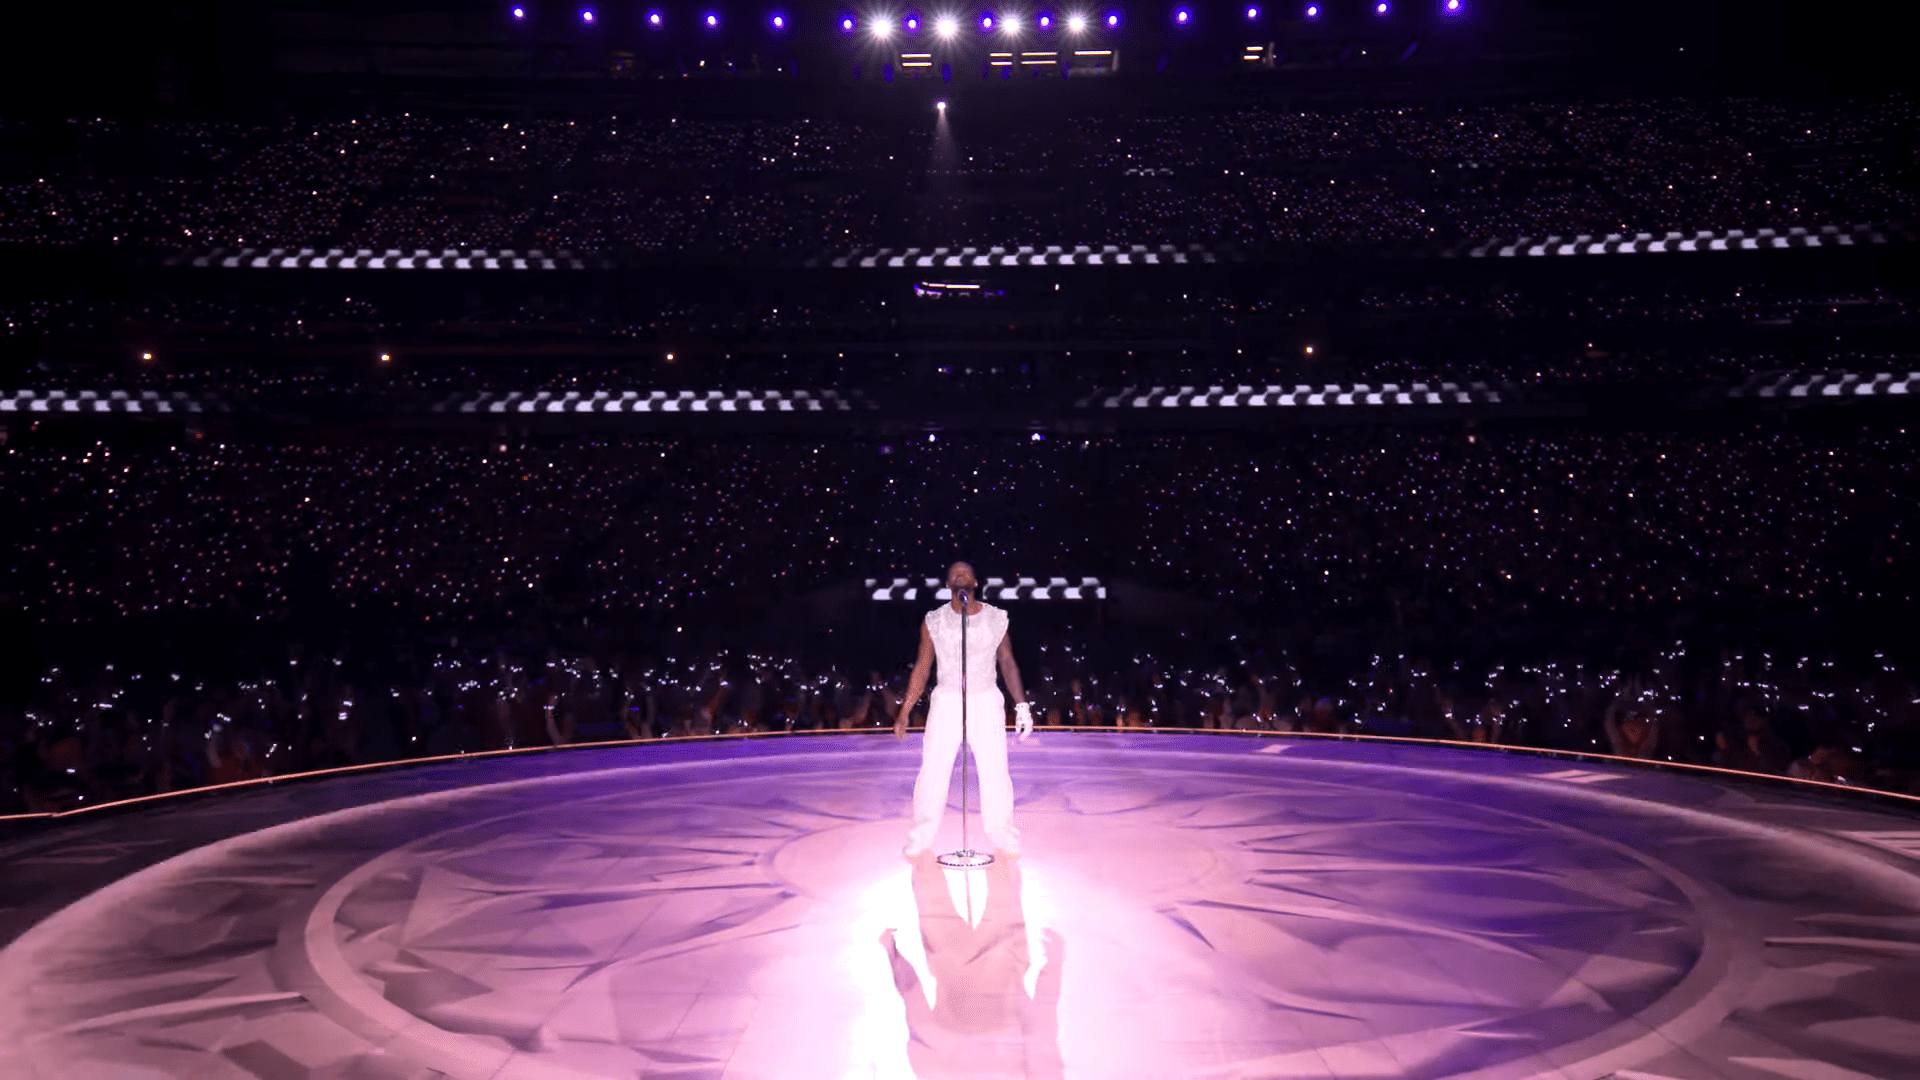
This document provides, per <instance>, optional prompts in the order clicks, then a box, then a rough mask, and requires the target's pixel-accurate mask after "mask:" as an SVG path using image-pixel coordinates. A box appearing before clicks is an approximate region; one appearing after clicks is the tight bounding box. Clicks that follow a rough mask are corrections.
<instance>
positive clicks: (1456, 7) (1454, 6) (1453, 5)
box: [1440, 0, 1464, 15]
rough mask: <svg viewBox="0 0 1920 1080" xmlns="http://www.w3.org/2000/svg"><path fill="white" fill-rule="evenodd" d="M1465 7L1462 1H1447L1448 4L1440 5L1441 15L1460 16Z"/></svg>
mask: <svg viewBox="0 0 1920 1080" xmlns="http://www.w3.org/2000/svg"><path fill="white" fill-rule="evenodd" d="M1463 6H1464V5H1462V4H1461V3H1460V0H1447V2H1446V3H1444V4H1441V5H1440V13H1441V14H1442V15H1458V14H1460V11H1461V8H1462V7H1463Z"/></svg>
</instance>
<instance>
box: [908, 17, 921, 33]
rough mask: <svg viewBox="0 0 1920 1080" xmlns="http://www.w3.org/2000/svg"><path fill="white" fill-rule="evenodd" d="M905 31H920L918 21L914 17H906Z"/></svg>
mask: <svg viewBox="0 0 1920 1080" xmlns="http://www.w3.org/2000/svg"><path fill="white" fill-rule="evenodd" d="M907 29H908V30H918V29H920V20H919V19H916V18H914V17H912V16H908V17H907Z"/></svg>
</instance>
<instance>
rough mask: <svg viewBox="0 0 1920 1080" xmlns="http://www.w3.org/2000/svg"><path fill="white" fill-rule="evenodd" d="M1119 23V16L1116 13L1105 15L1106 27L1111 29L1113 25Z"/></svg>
mask: <svg viewBox="0 0 1920 1080" xmlns="http://www.w3.org/2000/svg"><path fill="white" fill-rule="evenodd" d="M1119 25H1120V16H1118V15H1109V16H1107V29H1109V30H1111V29H1113V28H1114V27H1116V26H1119Z"/></svg>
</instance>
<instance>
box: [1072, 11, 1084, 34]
mask: <svg viewBox="0 0 1920 1080" xmlns="http://www.w3.org/2000/svg"><path fill="white" fill-rule="evenodd" d="M1067 29H1069V30H1071V31H1073V32H1074V33H1076V34H1080V33H1085V32H1086V29H1087V17H1086V16H1085V15H1069V16H1067Z"/></svg>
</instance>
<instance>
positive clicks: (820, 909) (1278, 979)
mask: <svg viewBox="0 0 1920 1080" xmlns="http://www.w3.org/2000/svg"><path fill="white" fill-rule="evenodd" d="M917 748H918V743H917V740H909V741H908V742H907V743H906V744H905V745H901V744H898V743H895V742H894V741H893V740H892V739H891V738H890V737H886V736H873V735H834V736H814V737H804V738H802V737H792V738H776V739H765V740H748V741H722V742H695V743H678V744H653V745H643V746H627V747H615V748H602V749H585V750H573V751H567V752H563V753H547V754H538V755H532V756H515V757H505V758H492V759H486V760H466V761H461V762H457V763H452V764H442V765H428V766H419V767H414V768H409V769H403V770H391V771H384V772H378V773H370V774H360V775H353V776H347V777H337V778H331V779H324V780H315V781H302V782H298V783H293V784H284V785H277V786H275V787H272V788H270V789H257V790H250V791H247V792H242V793H233V794H226V795H220V796H214V797H196V798H192V799H188V800H182V801H175V802H163V803H160V804H157V805H155V806H152V807H150V808H146V809H142V810H140V811H138V812H133V813H109V814H99V815H94V816H88V815H81V816H79V817H74V818H67V819H63V820H61V821H58V822H54V823H50V824H45V825H42V826H39V827H36V828H34V829H32V830H30V831H28V832H27V833H24V834H18V835H16V836H15V837H14V839H13V840H12V842H11V843H9V844H7V845H5V847H4V849H0V867H4V875H3V877H4V885H0V901H4V903H5V905H6V907H5V909H4V912H0V919H3V920H4V922H0V934H3V935H4V937H0V940H4V941H5V942H7V944H6V947H5V950H4V951H3V952H0V1077H6V1078H9V1080H26V1078H34V1080H95V1078H114V1080H122V1078H147V1077H155V1078H157V1077H195V1078H197V1077H206V1078H243V1077H257V1078H262V1080H410V1078H431V1077H442V1076H445V1077H457V1078H461V1080H487V1078H499V1080H532V1078H543V1080H544V1078H580V1077H623V1078H627V1077H653V1076H660V1077H716V1078H717V1077H742V1078H748V1077H751V1078H778V1080H798V1078H812V1077H822V1078H842V1077H922V1078H931V1077H1086V1078H1093V1080H1130V1078H1142V1080H1147V1078H1151V1080H1170V1078H1182V1077H1220V1078H1226V1077H1249V1078H1251V1077H1316V1078H1318V1077H1341V1078H1353V1080H1358V1078H1373V1077H1420V1078H1429V1077H1433V1078H1437V1077H1486V1078H1493V1077H1510V1078H1516V1080H1518V1078H1534V1077H1540V1078H1561V1080H1597V1078H1602V1077H1613V1078H1616V1080H1653V1078H1659V1077H1668V1078H1676V1080H1782V1078H1785V1080H1867V1078H1872V1080H1899V1078H1901V1077H1920V813H1915V812H1912V811H1903V809H1902V808H1900V807H1898V806H1892V805H1883V804H1876V803H1868V802H1864V801H1860V800H1855V799H1841V798H1837V797H1833V796H1830V795H1828V794H1826V793H1823V792H1820V791H1815V790H1799V789H1787V788H1784V787H1781V786H1760V785H1753V784H1747V783H1743V782H1740V781H1738V780H1732V779H1729V778H1726V777H1723V776H1717V775H1701V774H1682V773H1676V772H1661V771H1651V770H1643V769H1634V768H1624V767H1614V766H1610V765H1606V764H1601V763H1594V762H1586V761H1581V762H1569V761H1567V760H1564V759H1561V760H1555V759H1546V758H1541V757H1535V756H1528V755H1523V754H1502V753H1493V752H1485V751H1474V750H1468V749H1451V748H1444V747H1432V746H1419V745H1408V744H1394V743H1368V742H1340V741H1321V740H1313V741H1309V740H1298V739H1279V738H1251V737H1240V736H1225V735H1222V736H1209V735H1198V734H1194V735H1174V734H1152V735H1121V734H1117V733H1116V734H1095V733H1063V732H1043V733H1041V734H1039V735H1037V736H1036V737H1035V738H1034V739H1033V740H1032V741H1030V742H1028V743H1026V744H1024V745H1016V746H1015V747H1014V754H1013V770H1014V779H1015V785H1016V791H1017V794H1018V798H1019V820H1020V823H1021V825H1022V827H1023V829H1024V830H1025V834H1026V845H1025V846H1026V855H1025V857H1024V858H1022V859H1020V860H1018V861H1017V862H1016V861H1011V860H1003V861H1001V862H999V863H996V864H995V865H994V866H993V867H992V868H990V869H988V870H985V871H974V872H949V871H942V870H940V869H939V868H937V867H935V866H933V865H932V864H931V863H930V862H925V861H923V862H921V863H919V864H917V865H910V864H908V863H907V862H906V861H904V860H903V859H902V858H901V857H900V855H899V847H900V843H901V840H902V834H903V831H904V820H903V815H904V812H905V806H906V801H907V793H908V790H909V787H910V785H911V782H912V773H913V770H914V768H915V766H916V764H917V761H918V755H917ZM948 832H949V833H950V834H951V835H950V836H949V838H948V840H949V843H952V842H955V841H957V839H958V828H957V823H955V822H954V821H953V820H952V819H951V818H950V819H949V828H948Z"/></svg>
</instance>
